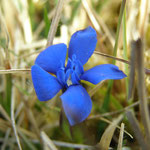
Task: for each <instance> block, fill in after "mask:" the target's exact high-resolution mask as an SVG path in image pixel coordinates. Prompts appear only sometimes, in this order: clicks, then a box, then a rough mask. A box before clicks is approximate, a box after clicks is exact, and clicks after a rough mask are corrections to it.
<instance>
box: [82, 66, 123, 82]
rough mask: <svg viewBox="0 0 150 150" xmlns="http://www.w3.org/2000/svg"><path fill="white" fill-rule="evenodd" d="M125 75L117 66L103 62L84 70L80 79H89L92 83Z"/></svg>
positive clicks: (120, 77)
mask: <svg viewBox="0 0 150 150" xmlns="http://www.w3.org/2000/svg"><path fill="white" fill-rule="evenodd" d="M125 77H126V75H125V74H124V73H123V72H122V71H121V70H119V68H118V67H117V66H115V65H112V64H103V65H99V66H96V67H93V68H92V69H90V70H87V71H85V72H84V74H83V75H81V77H80V79H81V80H86V81H89V82H91V83H93V84H97V83H99V82H100V81H102V80H107V79H114V80H116V79H122V78H125Z"/></svg>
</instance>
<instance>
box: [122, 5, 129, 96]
mask: <svg viewBox="0 0 150 150" xmlns="http://www.w3.org/2000/svg"><path fill="white" fill-rule="evenodd" d="M123 57H124V59H125V60H127V59H128V56H127V33H126V8H125V10H124V13H123ZM125 73H126V74H128V73H129V71H128V65H127V64H125ZM125 84H126V92H127V95H128V78H126V79H125Z"/></svg>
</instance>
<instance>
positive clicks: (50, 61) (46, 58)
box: [35, 43, 67, 74]
mask: <svg viewBox="0 0 150 150" xmlns="http://www.w3.org/2000/svg"><path fill="white" fill-rule="evenodd" d="M66 53H67V46H66V45H65V44H63V43H61V44H56V45H52V46H50V47H48V48H46V49H45V50H44V51H42V52H41V53H40V54H39V55H38V57H37V58H36V60H35V64H37V65H39V66H40V67H41V68H43V69H44V70H46V71H47V72H50V73H54V74H56V72H57V70H58V69H59V68H61V67H64V65H65V59H66Z"/></svg>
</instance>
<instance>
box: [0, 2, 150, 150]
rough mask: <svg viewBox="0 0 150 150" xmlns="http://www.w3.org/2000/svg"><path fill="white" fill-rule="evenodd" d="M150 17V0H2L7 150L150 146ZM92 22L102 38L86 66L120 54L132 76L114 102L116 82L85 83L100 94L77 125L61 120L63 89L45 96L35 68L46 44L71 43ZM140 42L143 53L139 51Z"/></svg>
mask: <svg viewBox="0 0 150 150" xmlns="http://www.w3.org/2000/svg"><path fill="white" fill-rule="evenodd" d="M122 4H125V10H126V11H124V9H123V8H124V7H123V6H124V5H122ZM149 16H150V2H149V0H131V1H125V0H123V1H122V0H101V1H99V0H93V1H92V0H50V1H48V0H27V1H22V0H16V1H15V0H1V1H0V149H2V150H18V149H20V150H21V149H22V150H26V149H31V150H41V149H43V150H57V149H60V150H67V149H68V150H72V149H92V148H93V149H94V148H95V149H100V148H99V147H102V146H104V147H105V148H104V149H108V147H111V148H113V149H117V148H118V150H121V149H122V148H123V147H124V148H125V147H126V148H128V149H132V150H137V149H140V148H142V149H148V148H147V147H150V145H149V143H148V142H147V141H149V139H150V129H149V127H150V122H149V118H148V117H149V108H148V106H149V99H148V97H150V95H149V94H150V88H149V86H150V78H149V74H150V70H149V68H150V63H149V61H150V55H149V51H150V40H149V39H150V28H149V26H150V21H149ZM121 21H122V23H121ZM89 25H90V26H92V27H93V28H95V30H96V31H97V35H98V43H97V47H96V50H95V52H94V55H93V56H92V57H91V59H90V60H89V62H88V63H87V64H86V65H85V66H84V67H85V70H87V69H88V68H91V67H92V66H95V65H98V64H104V63H114V60H115V61H116V65H117V66H119V68H120V69H121V70H124V72H125V73H126V74H127V76H128V78H127V79H126V80H125V79H123V80H120V81H114V83H113V84H112V87H111V89H112V91H111V92H110V93H109V98H108V99H109V100H108V103H106V102H104V99H105V100H106V96H107V94H108V93H107V91H108V87H109V85H111V84H109V83H108V81H105V82H103V83H102V84H101V83H100V84H98V85H96V86H94V85H91V84H89V83H87V82H83V83H82V84H83V85H84V86H85V87H86V88H87V91H88V92H89V94H90V96H91V97H92V100H93V108H92V113H91V115H90V116H89V118H88V119H87V120H86V121H84V122H83V123H81V124H79V125H76V126H75V127H73V128H71V130H70V127H69V125H68V122H67V120H65V121H64V123H63V124H62V127H60V126H59V117H60V112H61V103H60V102H61V101H60V99H59V96H60V94H61V93H58V95H57V96H56V97H54V98H53V99H52V100H51V101H47V102H40V101H38V100H37V97H36V94H35V91H34V89H33V85H32V80H31V75H30V70H31V69H30V68H31V66H32V65H33V64H34V60H35V58H36V56H37V55H38V54H39V53H40V52H41V51H42V50H43V49H44V48H45V47H46V46H48V45H51V44H52V43H54V44H55V43H66V44H67V45H68V43H69V39H70V37H71V35H72V34H73V33H74V32H75V31H77V30H79V29H83V28H85V27H87V26H89ZM137 38H140V39H141V41H142V42H143V45H142V46H143V47H142V48H141V47H140V46H139V45H136V40H137ZM132 41H135V42H134V43H135V45H134V46H132V47H131V42H132ZM135 47H136V49H137V51H138V50H139V51H138V52H135V53H134V52H131V49H135ZM141 52H142V53H141ZM132 55H133V56H132ZM140 56H141V57H140ZM130 58H131V59H130ZM134 58H135V59H134ZM144 60H146V61H144ZM136 64H138V65H136ZM144 68H145V69H144ZM136 70H137V73H136ZM136 74H137V75H136ZM87 85H88V86H87ZM137 89H138V90H137ZM137 93H138V94H137ZM145 93H146V94H145ZM127 99H128V100H127ZM106 105H107V106H106ZM139 106H140V108H139ZM105 108H108V109H105ZM129 110H132V111H133V112H134V113H131V111H129ZM126 114H127V117H126V116H125V115H126ZM120 115H121V118H120V117H119V116H120ZM103 117H105V118H103ZM118 117H119V120H118ZM114 118H117V121H116V120H114ZM113 120H114V121H113ZM119 122H123V124H122V125H121V128H120V124H119ZM116 128H117V129H116ZM115 129H116V131H115ZM119 134H120V135H119ZM132 136H133V139H132ZM104 137H105V138H104ZM139 137H140V138H139ZM106 140H107V142H106ZM105 142H106V143H107V144H106V143H105ZM144 143H145V144H144ZM97 144H98V145H100V146H97ZM106 147H107V148H106Z"/></svg>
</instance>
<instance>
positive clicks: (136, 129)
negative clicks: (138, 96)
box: [126, 111, 149, 150]
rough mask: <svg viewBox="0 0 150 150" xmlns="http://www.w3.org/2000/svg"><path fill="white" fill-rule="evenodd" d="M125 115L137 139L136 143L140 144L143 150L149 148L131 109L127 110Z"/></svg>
mask: <svg viewBox="0 0 150 150" xmlns="http://www.w3.org/2000/svg"><path fill="white" fill-rule="evenodd" d="M126 115H127V118H128V120H129V122H130V124H131V127H132V129H133V131H134V134H135V136H136V139H137V140H138V143H139V144H140V146H141V147H142V149H143V150H149V149H148V145H147V144H146V142H145V140H144V136H143V134H142V132H141V130H140V126H139V123H138V121H137V119H136V118H135V116H134V115H133V113H132V112H131V111H127V112H126Z"/></svg>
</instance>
